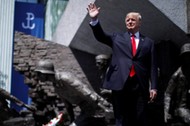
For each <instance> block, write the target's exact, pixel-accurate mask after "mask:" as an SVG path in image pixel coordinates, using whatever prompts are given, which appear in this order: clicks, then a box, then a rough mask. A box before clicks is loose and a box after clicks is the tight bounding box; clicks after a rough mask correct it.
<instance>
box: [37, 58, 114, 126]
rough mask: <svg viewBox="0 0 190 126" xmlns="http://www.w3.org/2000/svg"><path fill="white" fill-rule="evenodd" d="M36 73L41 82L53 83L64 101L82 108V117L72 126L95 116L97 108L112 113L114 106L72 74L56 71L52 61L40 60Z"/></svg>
mask: <svg viewBox="0 0 190 126" xmlns="http://www.w3.org/2000/svg"><path fill="white" fill-rule="evenodd" d="M35 71H36V72H37V76H38V78H39V81H51V82H53V85H54V87H55V91H56V93H57V94H58V95H59V97H60V98H61V99H63V101H65V100H66V101H68V102H69V103H71V104H75V105H77V106H79V107H80V109H81V112H80V115H79V116H77V118H76V119H75V120H74V121H73V123H72V124H71V125H70V126H80V124H81V123H82V121H84V120H85V119H86V118H88V117H91V116H94V115H95V112H96V108H97V107H99V108H101V109H102V110H104V112H112V108H111V107H112V106H111V104H110V103H109V102H107V101H106V100H105V99H104V98H102V97H101V96H100V95H98V94H97V93H96V92H95V91H94V90H92V89H91V88H89V86H87V84H84V83H83V82H82V81H81V80H79V79H78V78H77V77H76V76H75V75H73V74H72V73H70V72H59V71H55V70H54V65H53V63H52V62H51V61H49V60H40V61H39V62H38V64H37V66H36V69H35ZM110 108H111V109H110Z"/></svg>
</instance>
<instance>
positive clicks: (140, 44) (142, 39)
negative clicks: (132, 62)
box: [135, 34, 144, 56]
mask: <svg viewBox="0 0 190 126" xmlns="http://www.w3.org/2000/svg"><path fill="white" fill-rule="evenodd" d="M143 44H144V36H142V35H141V34H140V38H139V45H138V48H137V51H136V55H135V56H137V55H138V54H139V53H140V50H141V48H142V46H143Z"/></svg>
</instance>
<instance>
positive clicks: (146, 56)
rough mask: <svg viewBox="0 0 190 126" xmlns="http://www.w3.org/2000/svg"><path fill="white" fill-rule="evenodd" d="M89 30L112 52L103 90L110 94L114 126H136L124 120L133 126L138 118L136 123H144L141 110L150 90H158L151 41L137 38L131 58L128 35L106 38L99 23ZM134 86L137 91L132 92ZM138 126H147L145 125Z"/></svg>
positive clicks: (130, 45) (127, 33)
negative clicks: (133, 70) (111, 95)
mask: <svg viewBox="0 0 190 126" xmlns="http://www.w3.org/2000/svg"><path fill="white" fill-rule="evenodd" d="M90 26H91V28H92V30H93V33H94V36H95V38H96V39H97V40H98V41H100V42H102V43H104V44H106V45H108V46H110V47H111V48H112V52H113V53H112V59H111V63H110V66H109V69H108V71H107V73H106V76H105V79H104V82H103V88H106V89H110V90H112V94H113V106H114V114H115V117H116V125H117V126H135V124H130V123H129V124H128V122H127V120H129V122H132V123H134V122H136V121H137V120H133V119H134V118H138V117H137V116H139V117H140V118H141V121H139V122H142V121H145V120H146V119H145V118H144V117H145V116H144V109H145V107H146V103H147V102H148V100H149V99H148V98H149V90H150V89H156V88H157V74H158V73H157V65H156V56H155V55H156V54H155V50H154V42H153V40H151V39H150V38H148V37H145V36H143V35H142V34H140V39H139V45H138V48H137V51H136V55H135V56H134V57H133V56H132V44H131V38H130V33H129V32H125V33H113V34H111V35H108V34H106V33H105V32H104V31H103V29H102V27H101V26H100V23H99V22H98V23H97V24H96V25H95V26H92V25H90ZM132 64H133V65H134V68H135V71H136V75H135V77H133V78H132V79H131V78H130V77H129V73H130V69H131V66H132ZM136 86H137V87H138V88H135V87H136ZM131 89H135V90H131ZM129 102H130V104H129ZM134 106H137V108H135V107H134ZM134 111H135V112H134ZM125 113H129V115H126V114H125ZM133 113H136V114H137V115H136V114H133ZM132 114H133V115H132ZM132 116H134V118H133V117H132ZM131 120H133V121H131ZM139 120H140V119H139ZM137 125H138V124H137ZM139 125H140V124H139ZM141 126H147V125H146V124H145V123H144V125H143V124H142V125H141Z"/></svg>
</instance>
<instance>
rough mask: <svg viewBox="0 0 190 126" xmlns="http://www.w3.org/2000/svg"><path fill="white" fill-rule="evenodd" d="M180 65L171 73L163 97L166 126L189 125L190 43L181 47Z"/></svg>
mask: <svg viewBox="0 0 190 126" xmlns="http://www.w3.org/2000/svg"><path fill="white" fill-rule="evenodd" d="M180 61H181V66H180V67H179V68H178V70H177V71H176V72H175V73H174V74H173V75H172V77H171V79H170V81H169V83H168V87H167V89H166V92H165V97H164V103H165V105H164V113H165V122H166V123H167V125H168V126H189V125H190V43H186V44H184V45H183V46H182V47H181V54H180Z"/></svg>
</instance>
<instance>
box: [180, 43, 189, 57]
mask: <svg viewBox="0 0 190 126" xmlns="http://www.w3.org/2000/svg"><path fill="white" fill-rule="evenodd" d="M185 53H190V43H185V44H184V45H182V47H181V52H180V55H183V54H185Z"/></svg>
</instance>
